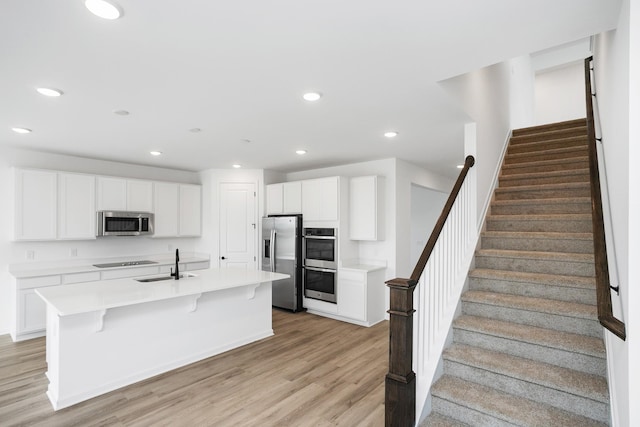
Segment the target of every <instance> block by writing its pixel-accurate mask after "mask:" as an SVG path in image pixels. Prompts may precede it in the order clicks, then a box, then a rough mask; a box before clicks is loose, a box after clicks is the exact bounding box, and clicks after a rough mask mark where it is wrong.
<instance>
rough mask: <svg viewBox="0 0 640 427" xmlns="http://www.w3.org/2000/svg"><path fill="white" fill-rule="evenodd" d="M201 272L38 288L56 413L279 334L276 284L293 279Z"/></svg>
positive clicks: (229, 271)
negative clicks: (274, 319)
mask: <svg viewBox="0 0 640 427" xmlns="http://www.w3.org/2000/svg"><path fill="white" fill-rule="evenodd" d="M189 274H193V273H189ZM195 274H197V275H196V276H192V277H185V278H182V279H180V280H177V281H176V280H165V281H157V282H148V283H143V282H139V281H137V280H136V279H132V278H127V279H116V280H108V281H99V282H91V283H79V284H71V285H61V286H50V287H46V288H39V289H37V290H36V293H37V294H38V295H39V296H40V297H41V298H42V299H43V300H44V301H45V303H46V305H47V344H46V346H47V351H46V352H47V365H48V370H47V378H48V379H49V388H48V391H47V396H48V397H49V400H50V401H51V403H52V405H53V408H54V409H55V410H58V409H61V408H65V407H67V406H71V405H74V404H76V403H79V402H82V401H84V400H87V399H90V398H92V397H95V396H98V395H100V394H104V393H107V392H109V391H112V390H115V389H118V388H120V387H123V386H126V385H129V384H132V383H135V382H137V381H140V380H143V379H146V378H149V377H152V376H154V375H157V374H160V373H163V372H167V371H169V370H172V369H175V368H178V367H180V366H184V365H187V364H189V363H193V362H196V361H198V360H202V359H205V358H207V357H211V356H213V355H216V354H219V353H222V352H225V351H227V350H230V349H233V348H236V347H239V346H242V345H245V344H248V343H251V342H253V341H257V340H260V339H262V338H266V337H268V336H271V335H273V329H272V325H271V282H272V281H275V280H280V279H284V278H287V277H288V276H287V275H285V274H279V273H270V272H265V271H256V270H243V269H233V268H228V269H215V268H213V269H209V270H201V271H197V272H196V273H195ZM147 278H148V276H147V277H144V279H147Z"/></svg>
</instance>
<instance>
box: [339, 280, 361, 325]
mask: <svg viewBox="0 0 640 427" xmlns="http://www.w3.org/2000/svg"><path fill="white" fill-rule="evenodd" d="M365 289H366V275H365V274H364V273H358V272H353V271H348V272H347V271H339V272H338V314H339V315H341V316H345V317H350V318H352V319H356V320H362V321H366V309H365V307H366V303H367V298H366V293H365Z"/></svg>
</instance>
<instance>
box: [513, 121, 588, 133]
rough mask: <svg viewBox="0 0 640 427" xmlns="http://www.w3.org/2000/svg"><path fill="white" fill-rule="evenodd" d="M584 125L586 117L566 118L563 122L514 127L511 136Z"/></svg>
mask: <svg viewBox="0 0 640 427" xmlns="http://www.w3.org/2000/svg"><path fill="white" fill-rule="evenodd" d="M586 125H587V119H584V118H583V119H575V120H566V121H564V122H557V123H549V124H544V125H536V126H529V127H525V128H520V129H514V130H513V136H520V135H530V134H541V133H542V134H544V133H548V132H553V131H556V130H562V129H570V128H577V127H585V126H586Z"/></svg>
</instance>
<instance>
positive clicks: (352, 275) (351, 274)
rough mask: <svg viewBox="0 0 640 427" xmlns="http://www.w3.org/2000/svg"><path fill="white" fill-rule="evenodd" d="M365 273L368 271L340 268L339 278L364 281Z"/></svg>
mask: <svg viewBox="0 0 640 427" xmlns="http://www.w3.org/2000/svg"><path fill="white" fill-rule="evenodd" d="M365 275H366V273H364V272H361V271H351V270H338V280H351V281H355V282H363V283H364V281H365Z"/></svg>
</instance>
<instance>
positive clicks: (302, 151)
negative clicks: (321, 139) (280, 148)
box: [296, 150, 307, 156]
mask: <svg viewBox="0 0 640 427" xmlns="http://www.w3.org/2000/svg"><path fill="white" fill-rule="evenodd" d="M296 154H299V155H301V156H302V155H303V154H307V150H296Z"/></svg>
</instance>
